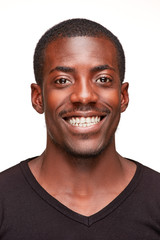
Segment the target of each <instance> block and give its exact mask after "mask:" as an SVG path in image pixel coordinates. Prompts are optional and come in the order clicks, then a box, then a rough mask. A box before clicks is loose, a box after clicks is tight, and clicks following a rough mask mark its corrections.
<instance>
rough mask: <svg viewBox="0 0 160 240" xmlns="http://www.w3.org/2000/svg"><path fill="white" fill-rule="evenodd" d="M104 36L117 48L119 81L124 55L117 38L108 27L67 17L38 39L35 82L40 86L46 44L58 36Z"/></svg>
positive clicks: (122, 77) (121, 79) (122, 75)
mask: <svg viewBox="0 0 160 240" xmlns="http://www.w3.org/2000/svg"><path fill="white" fill-rule="evenodd" d="M80 36H86V37H105V38H107V39H109V40H111V42H112V43H113V44H114V46H115V47H116V49H117V59H118V68H119V74H120V81H121V83H122V82H123V80H124V75H125V55H124V50H123V47H122V45H121V43H120V41H119V40H118V38H117V37H116V36H115V35H114V34H113V33H112V32H110V31H109V30H108V29H106V28H105V27H103V26H102V25H100V24H99V23H96V22H93V21H91V20H88V19H82V18H75V19H69V20H66V21H63V22H60V23H59V24H57V25H55V26H53V27H52V28H50V29H49V30H48V31H47V32H46V33H45V34H44V35H43V36H42V37H41V38H40V40H39V42H38V43H37V46H36V48H35V53H34V74H35V80H36V82H37V84H39V85H40V86H42V82H43V66H44V52H45V49H46V47H47V46H48V44H49V43H50V42H52V41H55V40H57V39H58V38H64V37H68V38H69V37H80Z"/></svg>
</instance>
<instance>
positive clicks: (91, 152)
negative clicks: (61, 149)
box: [65, 146, 106, 159]
mask: <svg viewBox="0 0 160 240" xmlns="http://www.w3.org/2000/svg"><path fill="white" fill-rule="evenodd" d="M105 148H106V146H103V147H99V148H96V149H93V148H91V149H89V148H85V149H84V148H83V149H80V148H79V149H76V148H73V147H68V146H67V147H65V151H66V152H67V153H68V154H70V155H71V156H73V157H75V158H78V159H89V158H95V157H97V156H99V155H100V154H101V153H102V152H103V151H104V149H105Z"/></svg>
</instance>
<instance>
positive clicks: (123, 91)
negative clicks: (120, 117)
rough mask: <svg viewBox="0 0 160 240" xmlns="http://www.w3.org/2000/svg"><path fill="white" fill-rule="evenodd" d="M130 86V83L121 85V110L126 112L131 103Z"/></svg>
mask: <svg viewBox="0 0 160 240" xmlns="http://www.w3.org/2000/svg"><path fill="white" fill-rule="evenodd" d="M128 87H129V84H128V83H127V82H126V83H122V86H121V112H124V111H125V110H126V108H127V106H128V103H129V96H128Z"/></svg>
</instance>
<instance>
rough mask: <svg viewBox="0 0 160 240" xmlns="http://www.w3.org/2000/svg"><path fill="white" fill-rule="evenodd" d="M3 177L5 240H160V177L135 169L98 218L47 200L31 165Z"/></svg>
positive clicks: (1, 228)
mask: <svg viewBox="0 0 160 240" xmlns="http://www.w3.org/2000/svg"><path fill="white" fill-rule="evenodd" d="M29 160H30V159H28V160H26V161H23V162H21V163H20V164H18V165H16V166H14V167H12V168H10V169H8V170H6V171H4V172H2V173H1V174H0V239H1V240H9V239H11V240H14V239H15V240H20V239H21V240H32V239H33V240H143V239H144V240H159V239H160V174H159V173H157V172H155V171H153V170H151V169H149V168H147V167H145V166H143V165H141V164H140V163H136V164H137V170H136V173H135V175H134V177H133V179H132V180H131V182H130V183H129V184H128V186H127V187H126V188H125V189H124V191H123V192H121V193H120V194H119V196H118V197H116V198H115V199H114V200H113V201H112V202H111V203H110V204H108V205H107V206H106V207H105V208H103V209H102V210H101V211H99V212H98V213H96V214H94V215H92V216H90V217H86V216H83V215H80V214H78V213H76V212H74V211H72V210H70V209H69V208H67V207H66V206H64V205H63V204H61V203H60V202H58V201H57V200H56V199H55V198H53V197H52V196H51V195H49V194H48V193H47V192H46V191H45V190H44V189H43V188H42V187H41V186H40V185H39V183H38V182H37V181H36V179H35V178H34V176H33V175H32V173H31V171H30V169H29V167H28V161H29Z"/></svg>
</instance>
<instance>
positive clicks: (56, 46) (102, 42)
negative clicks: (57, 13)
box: [44, 37, 118, 69]
mask: <svg viewBox="0 0 160 240" xmlns="http://www.w3.org/2000/svg"><path fill="white" fill-rule="evenodd" d="M82 64H85V65H89V66H91V65H93V66H94V65H99V64H109V65H111V66H114V68H117V69H118V63H117V50H116V48H115V46H114V44H113V43H112V42H111V40H109V39H107V38H102V37H101V38H100V37H71V38H68V37H66V38H60V39H57V40H55V41H52V42H51V43H49V44H48V46H47V47H46V49H45V54H44V67H45V68H46V67H49V66H50V65H66V66H67V65H82Z"/></svg>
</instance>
